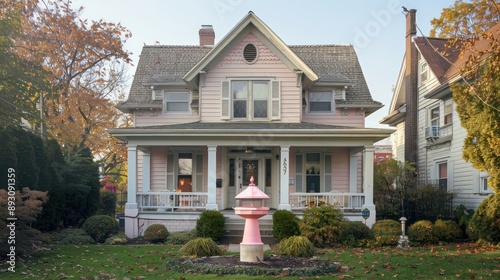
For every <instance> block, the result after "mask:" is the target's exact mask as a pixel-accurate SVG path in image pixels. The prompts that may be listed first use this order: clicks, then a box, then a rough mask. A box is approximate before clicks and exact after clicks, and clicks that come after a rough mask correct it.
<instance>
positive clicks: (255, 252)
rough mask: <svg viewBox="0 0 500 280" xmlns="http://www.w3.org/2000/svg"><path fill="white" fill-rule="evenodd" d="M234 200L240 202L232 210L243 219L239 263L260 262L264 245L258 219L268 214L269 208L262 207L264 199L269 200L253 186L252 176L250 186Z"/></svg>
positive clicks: (262, 257)
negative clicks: (243, 225)
mask: <svg viewBox="0 0 500 280" xmlns="http://www.w3.org/2000/svg"><path fill="white" fill-rule="evenodd" d="M235 199H237V200H239V201H240V206H239V207H235V208H234V212H235V214H236V215H238V216H241V217H243V218H245V230H244V231H243V240H242V241H241V243H240V261H242V262H260V261H261V260H263V259H264V243H262V239H261V238H260V228H259V218H260V217H263V216H265V215H267V213H268V212H269V207H263V205H264V199H269V196H267V195H266V194H265V193H264V192H262V191H261V190H260V189H259V188H258V187H256V186H255V184H254V179H253V176H252V177H251V178H250V185H248V187H247V188H246V189H245V190H244V191H242V192H241V193H240V194H238V195H237V196H236V197H235Z"/></svg>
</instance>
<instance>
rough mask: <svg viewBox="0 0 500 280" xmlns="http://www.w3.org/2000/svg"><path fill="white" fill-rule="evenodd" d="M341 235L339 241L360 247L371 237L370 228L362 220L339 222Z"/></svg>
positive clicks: (346, 244) (349, 245)
mask: <svg viewBox="0 0 500 280" xmlns="http://www.w3.org/2000/svg"><path fill="white" fill-rule="evenodd" d="M340 226H341V229H342V235H341V236H340V243H341V244H342V245H345V246H348V247H360V246H364V245H366V244H368V241H369V240H370V239H372V238H373V234H372V231H371V229H370V228H369V227H368V226H367V225H365V224H364V223H363V222H359V221H355V222H351V221H346V222H342V223H340Z"/></svg>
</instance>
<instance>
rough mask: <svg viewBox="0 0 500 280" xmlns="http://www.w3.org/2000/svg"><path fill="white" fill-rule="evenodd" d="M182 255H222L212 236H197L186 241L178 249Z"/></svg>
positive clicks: (195, 256)
mask: <svg viewBox="0 0 500 280" xmlns="http://www.w3.org/2000/svg"><path fill="white" fill-rule="evenodd" d="M179 252H180V253H181V254H182V255H183V256H190V257H194V258H199V257H211V256H220V255H222V250H221V248H219V246H218V245H217V243H215V241H214V240H213V239H212V238H209V237H207V238H203V237H199V238H196V239H193V240H191V241H189V242H188V243H186V244H185V245H184V246H182V247H181V248H180V249H179Z"/></svg>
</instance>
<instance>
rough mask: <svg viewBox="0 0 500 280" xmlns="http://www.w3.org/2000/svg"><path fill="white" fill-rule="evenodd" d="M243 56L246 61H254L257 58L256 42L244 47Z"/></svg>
mask: <svg viewBox="0 0 500 280" xmlns="http://www.w3.org/2000/svg"><path fill="white" fill-rule="evenodd" d="M243 58H245V60H246V62H248V63H253V62H255V60H256V59H257V48H256V47H255V45H254V44H248V45H246V46H245V48H244V49H243Z"/></svg>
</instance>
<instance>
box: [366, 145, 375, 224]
mask: <svg viewBox="0 0 500 280" xmlns="http://www.w3.org/2000/svg"><path fill="white" fill-rule="evenodd" d="M374 152H375V147H373V146H366V147H365V150H364V151H363V192H364V193H365V204H364V205H363V209H365V208H368V210H370V217H369V218H368V219H367V220H366V225H367V226H369V227H370V228H371V227H372V225H373V224H374V223H375V221H376V219H375V216H376V212H375V204H373V154H374Z"/></svg>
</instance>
